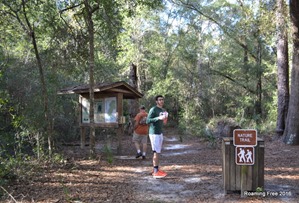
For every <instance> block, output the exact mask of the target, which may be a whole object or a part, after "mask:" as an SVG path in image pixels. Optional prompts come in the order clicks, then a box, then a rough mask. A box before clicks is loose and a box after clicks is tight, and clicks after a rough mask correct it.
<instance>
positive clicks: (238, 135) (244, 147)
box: [233, 129, 257, 165]
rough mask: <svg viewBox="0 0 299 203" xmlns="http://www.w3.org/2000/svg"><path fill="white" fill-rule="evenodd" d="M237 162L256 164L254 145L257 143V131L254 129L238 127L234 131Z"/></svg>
mask: <svg viewBox="0 0 299 203" xmlns="http://www.w3.org/2000/svg"><path fill="white" fill-rule="evenodd" d="M233 143H234V146H236V148H235V150H236V151H235V162H236V164H237V165H254V159H255V158H254V154H255V152H254V147H255V146H256V145H257V132H256V130H252V129H236V130H234V132H233Z"/></svg>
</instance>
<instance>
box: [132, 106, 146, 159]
mask: <svg viewBox="0 0 299 203" xmlns="http://www.w3.org/2000/svg"><path fill="white" fill-rule="evenodd" d="M146 119H147V112H146V111H145V107H144V106H140V108H139V113H138V114H137V115H136V116H135V118H134V120H135V124H134V132H133V142H134V144H135V147H136V150H137V154H136V159H138V158H139V157H142V159H145V157H146V149H147V137H148V124H146ZM141 145H142V152H141Z"/></svg>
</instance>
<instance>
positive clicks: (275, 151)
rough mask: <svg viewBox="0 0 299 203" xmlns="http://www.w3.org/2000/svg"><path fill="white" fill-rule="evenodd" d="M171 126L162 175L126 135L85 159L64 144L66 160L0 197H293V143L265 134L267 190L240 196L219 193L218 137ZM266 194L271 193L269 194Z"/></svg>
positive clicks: (296, 163)
mask: <svg viewBox="0 0 299 203" xmlns="http://www.w3.org/2000/svg"><path fill="white" fill-rule="evenodd" d="M180 140H181V139H180V136H179V134H178V133H177V132H176V131H174V130H173V129H166V132H165V140H164V147H163V151H162V154H161V169H162V170H164V171H166V172H167V173H168V176H166V177H165V178H163V179H154V178H153V177H152V176H151V170H152V166H151V165H152V160H151V157H152V153H151V149H150V145H148V150H147V159H145V160H142V159H136V158H135V154H136V152H135V149H134V145H133V143H132V142H131V137H130V136H124V137H123V139H122V151H121V155H116V153H114V152H116V146H117V141H116V140H114V141H113V142H111V148H112V153H110V154H109V153H103V151H105V150H103V143H102V144H99V143H97V145H96V148H97V150H98V151H102V154H104V155H102V156H99V157H98V159H97V160H90V159H88V158H87V157H88V150H89V147H86V148H85V149H84V150H82V149H80V147H79V146H64V147H63V149H62V152H63V153H64V156H65V157H67V161H65V162H64V163H62V164H48V165H45V166H44V167H42V168H39V169H36V170H35V171H34V175H33V176H32V179H28V180H22V181H16V182H15V183H14V184H12V185H10V186H9V187H7V188H6V193H7V194H6V195H5V196H6V199H2V201H1V202H23V203H27V202H47V203H50V202H51V203H52V202H53V203H54V202H56V203H58V202H74V203H83V202H84V203H91V202H113V203H114V202H115V203H118V202H130V203H131V202H152V203H153V202H161V203H164V202H165V203H167V202H171V203H172V202H184V203H185V202H190V203H196V202H271V203H272V202H299V184H298V183H299V158H298V157H299V146H289V145H285V144H284V143H283V142H282V141H281V140H279V139H276V138H275V137H270V136H268V137H267V136H265V137H264V140H265V162H264V164H265V167H264V182H265V184H264V190H265V191H267V192H268V193H267V195H265V196H264V197H263V196H253V197H241V195H240V192H238V191H234V192H228V193H227V194H225V192H224V187H223V177H222V176H223V174H222V152H221V141H219V142H218V143H217V144H216V146H214V147H212V146H211V145H209V143H207V142H204V141H203V140H202V139H200V138H194V137H193V138H186V137H183V141H182V140H181V141H180ZM270 194H271V195H270Z"/></svg>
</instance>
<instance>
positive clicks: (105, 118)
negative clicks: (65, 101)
mask: <svg viewBox="0 0 299 203" xmlns="http://www.w3.org/2000/svg"><path fill="white" fill-rule="evenodd" d="M58 94H79V119H78V120H79V125H80V131H81V148H84V146H85V138H86V128H88V127H90V119H89V108H90V102H89V85H78V86H73V87H68V88H65V89H62V90H60V91H59V92H58ZM142 96H143V94H141V93H140V92H138V91H137V90H136V89H135V88H133V87H132V86H130V85H129V84H127V83H126V82H124V81H120V82H113V83H97V84H95V87H94V125H95V127H96V128H116V129H117V137H118V141H119V146H118V149H120V148H121V146H120V145H121V144H120V143H121V142H120V141H121V136H122V134H123V130H122V129H123V124H124V123H125V117H124V116H123V100H124V99H139V98H142Z"/></svg>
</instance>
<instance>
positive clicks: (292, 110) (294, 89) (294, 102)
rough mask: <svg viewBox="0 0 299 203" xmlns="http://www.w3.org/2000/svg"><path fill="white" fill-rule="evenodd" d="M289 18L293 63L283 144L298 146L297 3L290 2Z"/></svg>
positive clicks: (298, 50) (298, 5)
mask: <svg viewBox="0 0 299 203" xmlns="http://www.w3.org/2000/svg"><path fill="white" fill-rule="evenodd" d="M290 16H291V21H292V26H291V27H292V31H293V33H292V36H293V61H292V73H291V94H290V103H289V111H288V116H287V126H286V129H285V133H284V135H285V139H284V141H285V143H286V144H290V145H299V125H298V124H299V88H298V87H299V1H298V0H290Z"/></svg>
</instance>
